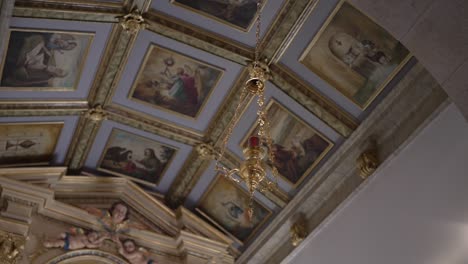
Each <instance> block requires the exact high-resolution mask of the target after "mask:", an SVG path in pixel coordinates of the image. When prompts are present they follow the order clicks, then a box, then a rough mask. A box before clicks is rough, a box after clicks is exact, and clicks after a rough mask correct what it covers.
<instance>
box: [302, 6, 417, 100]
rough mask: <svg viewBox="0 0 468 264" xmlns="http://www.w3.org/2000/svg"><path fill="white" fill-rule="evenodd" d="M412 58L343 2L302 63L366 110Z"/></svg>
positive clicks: (377, 26) (307, 51)
mask: <svg viewBox="0 0 468 264" xmlns="http://www.w3.org/2000/svg"><path fill="white" fill-rule="evenodd" d="M409 58H410V56H409V51H408V50H407V49H406V48H405V47H404V46H403V45H402V44H401V43H400V42H398V40H396V39H395V38H394V37H393V36H392V35H390V33H388V32H387V31H386V30H385V29H383V28H382V27H380V26H379V25H377V24H376V23H375V22H373V21H372V20H371V19H370V18H368V17H367V16H365V15H364V14H363V13H361V12H360V11H359V10H357V9H356V8H355V7H353V6H352V5H351V4H349V3H347V2H346V1H342V2H340V4H339V5H338V6H337V7H336V9H335V11H334V12H333V13H332V14H331V15H330V17H329V18H328V20H327V21H326V22H325V24H324V25H323V26H322V29H321V30H320V31H319V32H318V33H317V35H316V36H315V37H314V39H313V40H312V42H311V43H310V44H309V46H308V47H307V49H306V50H305V51H304V53H303V54H302V56H301V58H300V62H301V63H302V64H304V65H305V66H306V67H307V68H308V69H310V70H311V71H312V72H314V73H315V74H317V75H318V76H319V77H320V78H322V79H324V80H325V81H327V82H328V83H329V84H330V85H332V86H333V87H334V88H336V89H337V90H338V91H339V92H341V93H342V94H343V95H345V96H346V97H348V98H349V99H350V100H352V101H353V102H354V103H355V104H357V105H358V106H359V107H360V108H361V109H365V108H366V107H367V106H369V104H370V103H372V101H373V100H374V99H375V97H377V95H378V94H379V93H380V92H381V91H382V90H383V88H384V87H385V85H386V84H387V83H388V82H389V81H390V79H391V78H393V76H394V75H395V74H396V73H397V72H398V70H399V69H400V68H401V67H402V66H403V65H404V64H405V62H406V61H408V59H409Z"/></svg>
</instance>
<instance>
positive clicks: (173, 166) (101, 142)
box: [84, 121, 192, 193]
mask: <svg viewBox="0 0 468 264" xmlns="http://www.w3.org/2000/svg"><path fill="white" fill-rule="evenodd" d="M115 129H118V130H120V131H125V132H128V133H130V134H133V135H136V136H140V137H144V138H146V139H149V140H151V141H154V142H159V143H162V144H164V145H167V146H170V147H171V148H174V149H176V153H175V155H174V157H172V159H171V161H170V162H169V164H168V167H167V168H166V170H165V171H164V172H163V174H162V175H161V179H160V181H159V183H158V185H157V186H155V187H154V188H153V190H155V191H158V192H160V193H166V192H167V190H168V189H169V187H170V185H171V183H172V181H173V180H174V179H175V176H176V175H177V173H178V171H179V170H180V168H181V164H183V163H184V162H185V160H186V159H187V157H188V155H189V153H190V151H191V150H192V147H190V146H187V145H184V144H181V143H179V142H175V141H172V140H169V139H167V138H163V137H160V136H158V135H155V134H151V133H147V132H144V131H141V130H138V129H136V128H133V127H128V126H125V125H122V124H118V123H116V122H113V121H105V122H104V123H103V124H102V126H101V128H100V129H99V132H98V134H97V136H96V139H95V140H94V144H93V146H92V148H91V150H90V152H89V155H88V156H87V158H86V162H85V164H84V167H85V168H86V169H87V170H88V171H92V172H96V174H102V172H97V168H98V166H99V161H100V160H101V157H102V155H103V152H104V149H105V147H106V142H107V141H108V139H109V136H110V135H111V132H112V131H113V130H115ZM126 143H128V142H126ZM117 145H118V144H116V146H117ZM119 147H122V148H127V149H130V148H131V149H132V151H134V152H135V153H134V154H133V155H134V157H135V159H136V158H138V159H140V158H142V156H143V152H144V148H143V147H142V145H135V146H131V147H130V148H129V147H128V146H119ZM125 161H128V160H127V159H126V160H125ZM127 175H130V174H127Z"/></svg>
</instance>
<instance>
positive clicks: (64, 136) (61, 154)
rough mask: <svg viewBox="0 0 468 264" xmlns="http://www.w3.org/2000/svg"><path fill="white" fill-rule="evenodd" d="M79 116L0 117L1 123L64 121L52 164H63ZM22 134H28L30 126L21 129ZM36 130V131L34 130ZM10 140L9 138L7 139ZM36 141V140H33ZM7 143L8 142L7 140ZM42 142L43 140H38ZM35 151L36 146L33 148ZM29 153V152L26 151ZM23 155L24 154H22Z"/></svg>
mask: <svg viewBox="0 0 468 264" xmlns="http://www.w3.org/2000/svg"><path fill="white" fill-rule="evenodd" d="M78 119H79V117H78V116H33V117H0V124H3V125H6V124H19V123H24V124H38V123H42V124H44V123H45V124H47V123H63V127H62V129H61V131H60V134H59V135H58V138H57V143H56V145H55V150H54V151H53V158H52V160H51V161H50V165H62V164H63V162H64V161H65V158H66V155H67V151H68V148H69V146H70V143H71V141H72V138H73V136H74V132H75V129H76V126H77V124H78ZM19 132H20V133H21V134H23V133H24V134H27V133H28V132H30V131H28V128H27V127H25V128H24V130H20V131H19ZM33 132H34V131H33ZM7 140H8V139H7ZM33 141H34V140H33ZM5 143H6V142H5ZM38 144H41V142H38ZM32 151H34V148H32ZM24 154H28V153H24ZM20 155H21V156H22V155H23V154H20Z"/></svg>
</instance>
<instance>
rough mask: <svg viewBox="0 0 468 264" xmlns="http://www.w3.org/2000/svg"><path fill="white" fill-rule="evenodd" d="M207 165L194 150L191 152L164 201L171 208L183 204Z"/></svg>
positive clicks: (207, 162)
mask: <svg viewBox="0 0 468 264" xmlns="http://www.w3.org/2000/svg"><path fill="white" fill-rule="evenodd" d="M209 164H210V162H209V161H207V160H204V159H202V158H201V157H199V156H198V154H197V152H196V151H195V150H194V151H192V153H191V154H190V156H189V157H188V159H187V161H186V162H185V163H184V165H183V167H182V169H181V170H180V172H179V174H178V175H177V177H176V179H175V180H174V182H173V183H172V185H171V187H170V188H169V191H168V192H167V195H166V199H167V202H168V205H169V206H170V207H171V208H176V207H178V206H179V205H181V204H183V202H184V201H185V198H186V197H187V196H188V194H189V193H190V191H192V189H193V187H194V186H195V184H196V183H197V182H198V180H199V179H200V177H201V175H202V173H203V172H204V171H205V170H206V169H207V168H208V166H209Z"/></svg>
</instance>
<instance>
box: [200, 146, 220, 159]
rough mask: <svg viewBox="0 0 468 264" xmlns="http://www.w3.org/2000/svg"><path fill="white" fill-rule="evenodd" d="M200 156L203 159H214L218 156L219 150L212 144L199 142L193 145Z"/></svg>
mask: <svg viewBox="0 0 468 264" xmlns="http://www.w3.org/2000/svg"><path fill="white" fill-rule="evenodd" d="M195 150H196V151H197V153H198V155H199V156H200V158H202V159H205V160H214V159H215V158H216V156H218V154H219V152H218V151H217V150H216V149H215V148H214V146H213V144H210V143H199V144H198V145H196V146H195Z"/></svg>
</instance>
